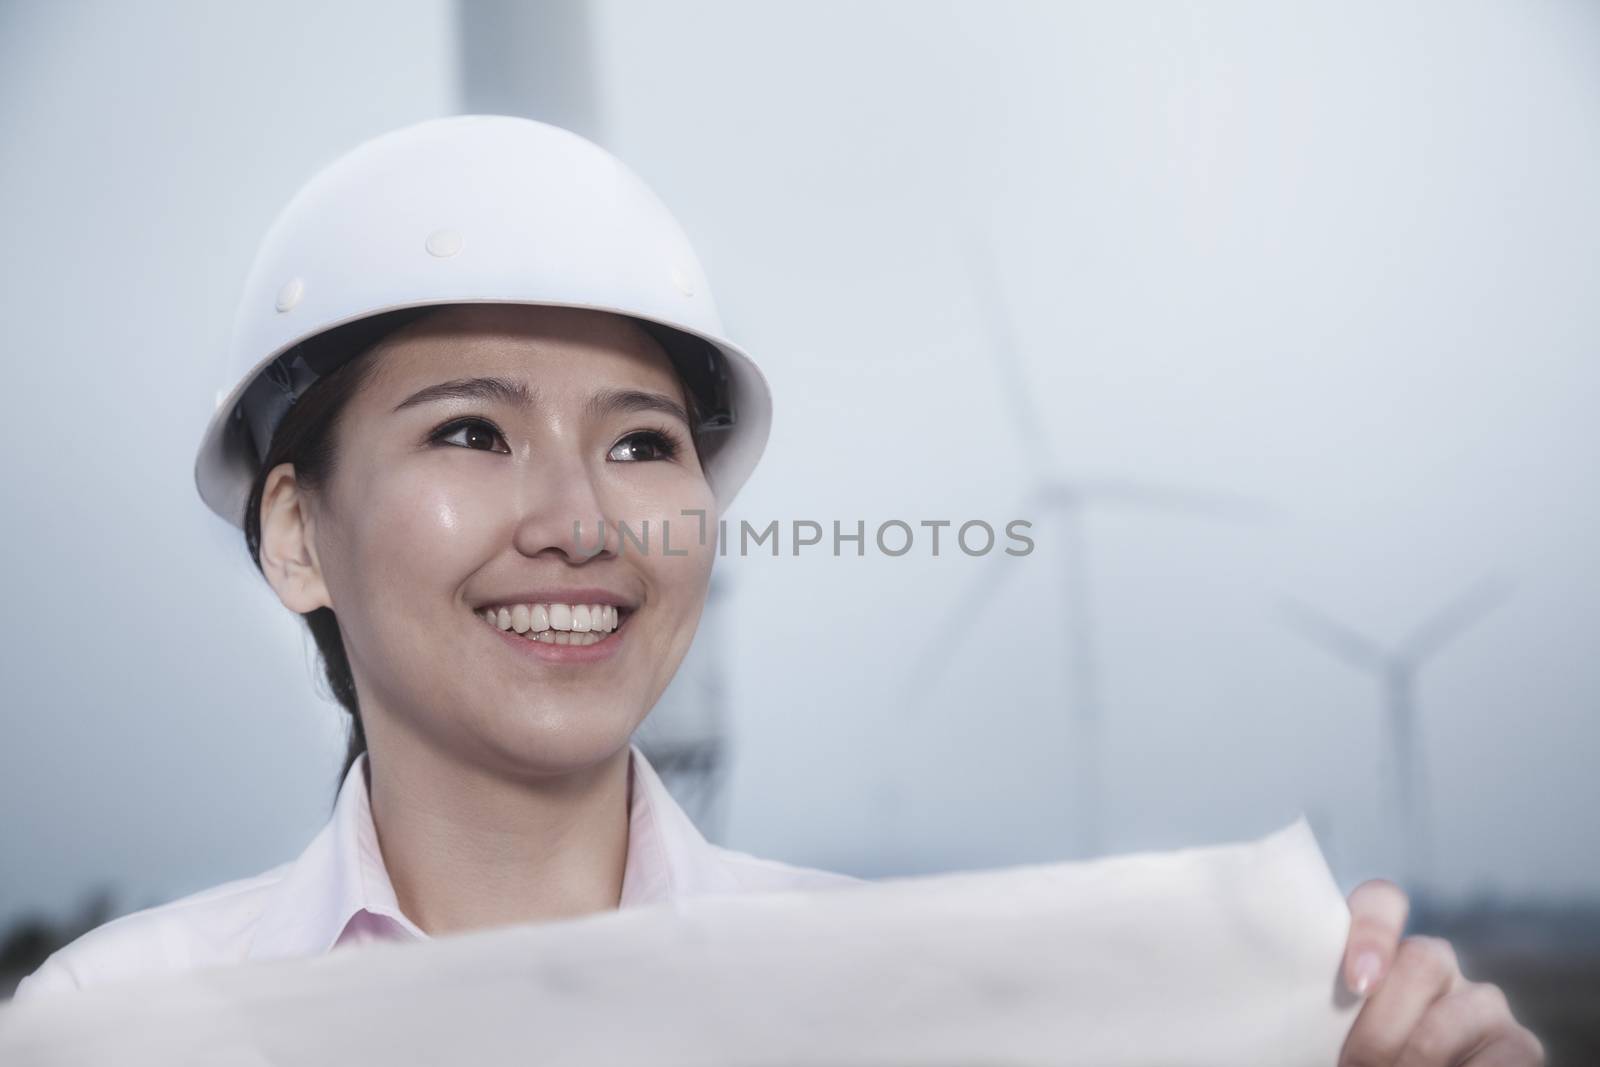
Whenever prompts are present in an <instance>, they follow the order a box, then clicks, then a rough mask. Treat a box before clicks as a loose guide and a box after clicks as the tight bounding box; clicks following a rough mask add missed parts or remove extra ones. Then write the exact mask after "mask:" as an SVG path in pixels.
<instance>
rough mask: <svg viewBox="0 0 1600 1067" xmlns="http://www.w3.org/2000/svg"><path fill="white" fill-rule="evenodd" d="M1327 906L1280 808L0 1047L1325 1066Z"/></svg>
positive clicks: (1344, 1005) (576, 928)
mask: <svg viewBox="0 0 1600 1067" xmlns="http://www.w3.org/2000/svg"><path fill="white" fill-rule="evenodd" d="M1348 925H1349V912H1348V910H1347V909H1346V906H1345V902H1344V899H1343V897H1342V895H1341V894H1340V892H1339V890H1338V887H1337V885H1336V884H1335V883H1334V881H1333V878H1332V876H1331V875H1330V873H1329V871H1328V868H1327V865H1326V863H1325V862H1324V860H1323V858H1322V854H1321V852H1320V851H1319V850H1318V848H1317V844H1316V841H1315V838H1314V837H1313V835H1312V833H1311V830H1310V828H1309V827H1308V826H1307V825H1306V822H1305V820H1304V819H1300V820H1298V821H1296V822H1295V823H1293V824H1291V825H1289V826H1288V827H1286V828H1285V829H1282V830H1279V831H1277V832H1276V833H1273V834H1269V835H1267V836H1266V837H1263V838H1260V839H1259V840H1256V841H1252V842H1246V843H1242V844H1234V845H1223V846H1217V847H1207V848H1194V849H1184V850H1180V851H1176V852H1160V853H1154V852H1152V853H1136V854H1132V855H1125V856H1114V857H1109V858H1106V859H1102V860H1096V861H1092V862H1070V863H1055V864H1039V865H1029V866H1019V867H1009V868H1002V869H996V870H986V871H975V872H963V873H955V874H943V875H928V876H921V877H914V878H898V879H885V880H881V881H877V882H872V883H867V884H864V885H860V886H846V887H843V888H828V889H818V890H805V891H800V890H795V891H781V892H774V893H758V894H747V895H729V896H715V897H698V898H690V899H684V900H680V901H677V902H675V903H671V904H664V905H657V906H652V907H646V908H638V909H628V910H623V911H616V912H606V913H602V914H599V915H594V916H587V917H584V918H580V919H574V920H566V921H561V922H554V923H544V924H538V925H532V926H522V927H513V928H505V929H501V930H493V931H480V932H476V933H472V934H466V935H460V936H455V937H444V938H438V939H435V940H433V941H429V942H422V943H416V944H376V945H369V946H363V947H360V948H354V949H340V950H338V951H336V952H333V953H331V954H329V955H326V956H321V957H316V958H309V959H292V960H277V961H271V962H262V963H252V964H246V965H241V966H238V967H232V968H223V969H217V970H211V971H195V972H191V973H188V974H182V975H176V976H172V977H167V978H163V979H159V980H154V981H149V982H144V983H133V984H129V985H125V986H120V987H105V988H101V989H90V990H86V991H83V992H78V993H67V994H62V995H60V996H44V997H40V998H36V999H34V1000H31V1001H26V1002H23V1003H21V1004H16V1005H12V1006H10V1007H9V1008H8V1009H6V1010H5V1011H4V1012H0V1063H5V1064H8V1065H16V1067H23V1065H29V1067H32V1065H39V1067H43V1065H56V1064H84V1063H96V1064H99V1063H107V1064H110V1063H115V1064H119V1065H122V1067H147V1065H148V1067H154V1065H157V1064H159V1065H161V1067H173V1065H187V1064H195V1065H199V1064H205V1065H208V1067H212V1065H223V1067H244V1065H250V1067H261V1065H265V1064H274V1065H276V1064H295V1065H305V1067H322V1065H328V1067H332V1065H338V1067H348V1065H351V1064H357V1063H373V1064H383V1065H386V1067H399V1065H413V1064H416V1065H420V1064H440V1065H444V1064H448V1065H451V1067H455V1065H460V1064H474V1065H485V1067H489V1065H501V1064H504V1065H510V1064H517V1065H535V1064H537V1065H545V1064H585V1065H591V1064H628V1065H642V1064H662V1065H670V1064H690V1063H693V1064H739V1065H760V1064H786V1065H787V1064H891V1063H892V1064H949V1065H954V1064H961V1065H970V1064H1041V1065H1043V1064H1051V1065H1062V1064H1082V1065H1085V1067H1123V1065H1126V1067H1162V1065H1168V1064H1170V1065H1184V1067H1202V1065H1209V1064H1218V1065H1223V1064H1226V1065H1227V1067H1241V1065H1262V1067H1267V1065H1271V1067H1302V1065H1303V1067H1332V1065H1333V1064H1334V1063H1335V1062H1336V1060H1337V1057H1338V1052H1339V1049H1340V1046H1341V1045H1342V1044H1343V1042H1344V1037H1345V1034H1346V1032H1347V1031H1348V1029H1349V1027H1350V1024H1351V1023H1352V1022H1353V1021H1354V1017H1355V1012H1356V1009H1357V1007H1358V1006H1359V1005H1358V1004H1357V1003H1356V1002H1355V1001H1354V1000H1353V999H1352V998H1349V997H1347V996H1345V995H1343V994H1342V993H1341V992H1340V981H1339V972H1340V960H1341V956H1342V952H1343V948H1344V942H1345V936H1346V933H1347V929H1348Z"/></svg>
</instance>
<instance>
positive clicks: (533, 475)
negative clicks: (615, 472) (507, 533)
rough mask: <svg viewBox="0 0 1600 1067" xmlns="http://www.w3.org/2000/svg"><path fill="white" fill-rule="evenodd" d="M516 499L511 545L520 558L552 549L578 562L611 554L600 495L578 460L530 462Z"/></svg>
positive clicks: (612, 549) (613, 547)
mask: <svg viewBox="0 0 1600 1067" xmlns="http://www.w3.org/2000/svg"><path fill="white" fill-rule="evenodd" d="M517 495H518V497H519V499H518V501H517V505H518V519H517V526H516V532H515V535H514V542H515V544H516V547H517V550H518V551H519V552H521V553H522V554H523V555H526V556H536V555H538V554H539V553H541V552H549V551H552V550H553V551H555V552H558V553H560V554H561V555H563V556H566V557H567V559H568V560H569V561H571V562H573V563H582V562H583V561H584V560H588V559H592V558H594V557H595V556H597V555H601V554H606V555H614V554H615V552H616V546H615V544H614V543H613V542H614V540H615V538H614V537H612V536H611V533H610V530H609V529H608V527H609V526H610V525H611V524H610V523H609V522H608V521H607V518H606V510H605V506H604V503H603V502H602V500H601V494H600V493H599V492H598V490H597V489H596V486H595V483H594V479H593V477H592V476H591V474H590V472H589V470H588V469H587V467H586V466H585V465H584V464H583V462H582V461H581V460H579V459H576V458H573V459H567V460H559V461H558V460H555V459H551V458H546V459H542V460H535V461H534V463H533V464H532V468H531V470H530V473H529V476H528V477H527V478H525V479H523V483H522V486H521V488H520V491H519V493H518V494H517Z"/></svg>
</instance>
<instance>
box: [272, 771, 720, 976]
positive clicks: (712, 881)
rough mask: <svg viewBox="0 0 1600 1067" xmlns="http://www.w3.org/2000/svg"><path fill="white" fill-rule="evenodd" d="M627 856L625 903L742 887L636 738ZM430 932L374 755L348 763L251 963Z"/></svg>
mask: <svg viewBox="0 0 1600 1067" xmlns="http://www.w3.org/2000/svg"><path fill="white" fill-rule="evenodd" d="M628 750H629V760H628V856H627V862H626V864H625V866H624V869H623V876H622V897H621V900H620V902H619V904H618V907H619V908H634V907H642V906H645V905H649V904H656V903H661V902H663V901H670V900H675V899H678V898H679V897H683V896H693V895H699V894H702V893H714V892H721V891H731V890H736V889H737V888H738V882H737V880H736V879H735V878H734V876H733V874H732V872H730V871H728V870H727V869H726V867H725V866H724V865H723V864H722V863H720V862H719V860H718V854H717V849H716V846H714V845H712V844H711V843H710V842H708V841H706V839H705V838H704V837H703V836H702V835H701V833H700V831H699V829H698V828H696V827H695V825H694V822H693V821H692V820H691V819H690V818H689V816H688V813H686V812H685V811H684V810H683V809H682V808H681V807H680V806H679V805H678V803H677V801H676V800H674V799H673V797H672V795H671V794H670V793H668V792H667V789H666V786H665V785H664V784H663V783H662V781H661V778H660V776H659V775H658V774H657V773H656V770H655V768H654V767H652V766H651V765H650V761H649V760H647V759H646V758H645V755H644V753H643V752H642V751H640V749H639V747H638V745H636V744H633V743H631V742H630V743H629V745H628ZM371 937H380V938H384V939H402V940H403V939H411V940H422V939H425V938H426V937H427V935H426V934H424V933H423V932H422V931H421V930H420V929H419V928H418V927H417V926H416V924H415V923H413V922H412V921H411V920H410V919H408V918H407V917H406V916H405V914H404V913H403V912H402V911H401V910H400V905H399V902H398V900H397V899H396V897H395V892H394V885H393V883H392V882H390V880H389V873H388V871H387V870H386V869H385V867H384V864H383V855H382V853H381V852H380V851H379V848H378V834H377V830H376V828H375V827H374V825H373V821H372V807H371V801H370V798H369V794H368V791H367V756H366V753H362V754H361V755H360V756H358V757H357V758H356V760H355V762H354V763H353V764H351V766H350V770H349V772H348V773H347V774H346V775H345V778H344V782H343V784H342V785H341V786H340V787H339V796H338V799H337V800H336V801H335V803H334V809H333V815H332V816H331V817H330V818H329V820H328V822H327V824H326V825H325V826H324V827H323V828H322V830H321V831H320V832H319V833H318V834H317V836H316V837H315V838H313V839H312V841H311V843H310V844H309V845H308V846H306V849H305V851H304V852H302V853H301V854H300V856H299V858H298V859H296V860H295V861H294V862H293V864H291V865H290V868H289V870H288V872H287V873H286V874H285V876H284V878H283V880H282V881H281V882H280V883H279V884H278V889H277V892H276V893H275V894H274V895H273V897H272V898H271V900H270V902H269V903H268V904H267V906H266V908H265V910H264V911H263V913H262V915H261V920H260V923H259V925H258V926H257V928H256V935H255V938H254V939H253V941H252V943H251V946H250V958H251V959H272V958H277V957H284V956H306V955H320V954H322V953H324V952H327V951H328V950H330V949H332V948H333V947H334V946H335V945H338V944H340V943H341V941H342V940H346V939H353V938H360V939H366V938H371Z"/></svg>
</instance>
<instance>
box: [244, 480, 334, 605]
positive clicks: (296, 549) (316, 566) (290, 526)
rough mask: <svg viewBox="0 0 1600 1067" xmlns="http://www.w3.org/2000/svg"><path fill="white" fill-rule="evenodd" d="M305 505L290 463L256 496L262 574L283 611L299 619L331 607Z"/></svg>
mask: <svg viewBox="0 0 1600 1067" xmlns="http://www.w3.org/2000/svg"><path fill="white" fill-rule="evenodd" d="M309 504H310V501H309V500H308V499H307V497H306V494H305V492H304V491H303V490H302V489H301V487H300V483H299V482H298V481H296V480H295V474H294V465H293V464H292V463H280V464H278V465H277V466H276V467H274V468H272V470H271V471H270V472H268V474H267V480H266V483H265V484H264V485H263V486H262V490H261V570H262V573H264V574H265V575H266V577H267V581H268V582H269V583H270V584H271V585H272V589H273V591H274V592H276V593H277V594H278V599H279V600H281V601H283V606H284V607H286V608H288V609H289V610H290V611H293V612H295V613H296V614H299V615H304V614H306V613H307V612H311V611H315V610H316V609H317V608H331V607H333V599H332V598H331V597H330V596H329V595H328V587H327V584H326V583H325V582H324V581H323V580H322V565H321V563H320V562H319V561H318V559H317V550H316V541H315V537H314V527H313V522H312V515H311V508H310V506H309Z"/></svg>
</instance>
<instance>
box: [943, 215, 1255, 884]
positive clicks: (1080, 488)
mask: <svg viewBox="0 0 1600 1067" xmlns="http://www.w3.org/2000/svg"><path fill="white" fill-rule="evenodd" d="M968 247H969V254H968V262H969V263H971V264H972V265H973V270H974V275H975V283H976V292H977V296H978V300H979V303H980V310H981V312H982V314H983V316H984V319H985V324H986V327H987V329H988V332H989V334H990V336H991V337H992V338H993V348H994V352H995V355H996V357H997V358H996V363H997V364H998V366H999V370H1000V374H1001V377H1002V379H1003V382H1004V385H1005V395H1006V398H1007V402H1008V405H1009V407H1010V409H1011V414H1012V422H1013V424H1014V425H1015V426H1016V427H1017V430H1018V433H1019V434H1020V435H1021V437H1022V444H1023V449H1024V452H1025V454H1026V457H1027V461H1028V463H1029V466H1030V467H1031V468H1032V474H1031V482H1032V484H1031V486H1030V487H1029V489H1028V490H1027V492H1026V493H1025V494H1024V496H1023V498H1022V501H1021V507H1020V510H1019V512H1018V513H1019V514H1023V515H1029V514H1036V513H1038V512H1040V511H1042V512H1045V513H1047V514H1050V515H1052V516H1054V517H1055V518H1056V519H1057V521H1058V523H1059V528H1060V530H1061V531H1062V533H1063V535H1064V536H1063V539H1062V543H1063V549H1064V551H1063V554H1062V559H1063V565H1064V568H1065V572H1066V573H1065V574H1064V575H1063V578H1064V587H1065V595H1064V596H1063V597H1062V598H1061V599H1060V601H1059V603H1060V610H1061V611H1062V612H1063V614H1064V617H1065V625H1066V631H1067V635H1068V638H1067V639H1068V644H1069V646H1070V651H1069V655H1068V656H1067V657H1065V658H1064V659H1063V661H1062V667H1063V674H1064V677H1063V682H1064V684H1065V687H1066V690H1067V693H1068V700H1069V706H1070V708H1071V712H1072V714H1073V716H1074V722H1075V727H1076V729H1075V733H1076V744H1075V745H1074V751H1073V755H1074V763H1075V765H1076V773H1075V778H1076V782H1075V785H1076V792H1077V812H1076V816H1077V823H1078V828H1079V835H1080V840H1079V852H1080V854H1081V855H1086V856H1091V855H1096V854H1098V853H1099V852H1100V851H1101V850H1102V845H1103V835H1102V832H1101V823H1102V821H1103V816H1102V810H1103V807H1104V804H1105V796H1104V791H1103V787H1102V783H1101V781H1100V779H1101V755H1102V753H1101V749H1102V736H1101V735H1102V729H1103V724H1102V708H1101V699H1100V680H1099V665H1098V657H1097V654H1096V649H1095V625H1094V611H1093V599H1092V596H1091V589H1090V582H1089V578H1090V563H1089V542H1088V523H1087V518H1088V513H1089V512H1090V511H1091V510H1092V509H1095V508H1104V507H1120V508H1129V509H1135V510H1143V511H1150V512H1158V513H1160V512H1164V513H1167V514H1171V515H1181V516H1190V517H1202V518H1211V519H1222V520H1230V521H1241V520H1243V521H1250V520H1258V519H1261V518H1263V517H1265V516H1267V515H1269V514H1271V509H1270V508H1269V507H1267V506H1266V505H1264V504H1262V503H1261V502H1259V501H1255V500H1251V499H1248V498H1245V497H1241V496H1235V495H1232V494H1225V493H1215V492H1203V491H1196V490H1191V489H1182V488H1176V487H1172V486H1167V485H1156V484H1151V483H1147V482H1141V481H1132V480H1126V479H1106V478H1099V479H1095V478H1072V477H1066V476H1063V475H1062V474H1060V473H1059V471H1058V470H1057V468H1056V464H1055V460H1054V457H1053V454H1052V452H1053V450H1052V448H1051V446H1050V442H1049V438H1048V437H1047V436H1046V434H1045V432H1044V430H1043V427H1042V425H1041V424H1040V422H1039V420H1038V418H1037V417H1036V413H1035V409H1034V406H1033V397H1032V395H1031V394H1030V392H1029V390H1028V386H1027V380H1026V376H1025V375H1024V373H1023V370H1022V366H1021V361H1020V359H1019V357H1018V353H1017V345H1016V339H1015V336H1014V334H1013V331H1012V329H1011V318H1010V316H1009V315H1008V314H1007V312H1006V309H1005V306H1004V303H1003V301H1002V299H1001V294H1000V291H999V287H998V285H996V283H995V268H994V266H993V263H992V260H991V259H990V257H989V255H988V250H987V246H986V245H985V244H984V243H982V242H980V241H979V240H977V239H976V238H972V239H970V240H969V242H968ZM1009 559H1010V557H1006V556H1003V555H993V556H990V557H989V560H988V562H987V563H986V565H984V566H983V567H982V568H981V569H980V571H979V573H978V574H976V575H975V576H974V579H973V582H972V584H971V586H970V587H969V588H968V589H967V590H966V591H965V593H964V594H963V595H962V596H961V598H960V599H959V600H958V601H957V602H956V604H955V606H954V609H953V610H952V611H950V612H949V613H948V614H947V615H946V616H945V617H944V620H943V622H942V623H941V624H940V625H939V627H938V629H937V631H936V632H935V634H934V638H933V640H932V641H931V642H930V643H929V644H928V646H927V647H926V649H925V650H924V652H923V654H922V656H921V657H920V658H919V661H918V664H917V671H916V675H915V679H914V681H913V685H912V700H913V702H914V704H921V703H922V702H923V701H924V700H925V699H926V697H927V695H928V691H929V690H931V688H932V686H933V685H934V683H935V682H936V681H937V679H938V678H939V677H940V676H941V674H942V673H943V667H944V665H945V664H946V663H947V662H948V661H949V659H950V655H949V652H950V649H951V648H952V647H954V646H955V645H956V644H957V643H959V642H960V641H961V640H963V639H964V638H965V637H966V636H967V634H968V628H969V627H970V625H971V620H972V619H973V618H975V617H977V613H978V612H979V611H980V610H981V609H982V608H983V606H984V605H985V604H987V603H989V602H990V601H991V600H993V599H994V597H996V596H997V595H998V593H999V589H1000V579H1001V577H1002V576H1003V574H1005V573H1009V569H1008V568H1007V567H1006V563H1007V562H1008V561H1009Z"/></svg>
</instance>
